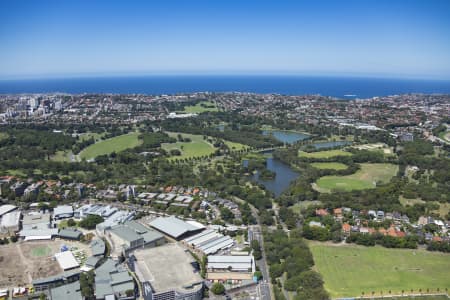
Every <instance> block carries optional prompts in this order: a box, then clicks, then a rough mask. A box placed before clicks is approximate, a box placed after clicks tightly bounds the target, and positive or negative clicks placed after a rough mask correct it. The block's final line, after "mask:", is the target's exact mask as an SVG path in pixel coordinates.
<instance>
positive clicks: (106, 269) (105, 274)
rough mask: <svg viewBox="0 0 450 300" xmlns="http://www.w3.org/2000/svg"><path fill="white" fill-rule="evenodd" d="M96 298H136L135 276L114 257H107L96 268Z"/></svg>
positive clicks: (98, 299)
mask: <svg viewBox="0 0 450 300" xmlns="http://www.w3.org/2000/svg"><path fill="white" fill-rule="evenodd" d="M95 298H96V299H97V300H103V299H105V300H108V299H118V300H125V299H134V298H135V286H134V281H133V277H131V276H130V274H128V271H127V269H126V268H125V267H124V266H122V265H120V264H118V263H117V262H115V261H113V260H112V259H107V260H106V261H105V262H104V263H103V264H102V265H101V266H100V267H98V268H97V269H95Z"/></svg>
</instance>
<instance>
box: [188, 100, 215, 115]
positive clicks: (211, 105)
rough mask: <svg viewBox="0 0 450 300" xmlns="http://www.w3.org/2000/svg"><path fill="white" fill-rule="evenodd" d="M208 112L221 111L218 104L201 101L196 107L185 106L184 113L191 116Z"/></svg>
mask: <svg viewBox="0 0 450 300" xmlns="http://www.w3.org/2000/svg"><path fill="white" fill-rule="evenodd" d="M205 106H206V107H205ZM207 111H219V109H218V108H217V106H216V104H215V103H214V102H212V101H201V102H199V103H197V104H196V105H191V106H185V107H184V111H183V112H185V113H190V114H199V113H202V112H207Z"/></svg>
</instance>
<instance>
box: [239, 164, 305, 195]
mask: <svg viewBox="0 0 450 300" xmlns="http://www.w3.org/2000/svg"><path fill="white" fill-rule="evenodd" d="M247 165H248V161H247V160H244V161H243V166H244V167H246V166H247ZM266 167H267V169H268V170H270V171H273V172H275V173H276V176H275V178H274V179H269V180H263V179H260V178H259V174H258V172H256V173H255V174H254V175H253V176H252V180H254V181H256V182H258V183H260V184H262V185H264V187H265V188H266V189H267V190H269V191H271V192H272V193H274V195H275V197H278V196H280V195H281V193H283V192H284V191H285V190H287V189H288V188H289V185H290V184H291V182H292V181H294V180H295V179H296V178H297V177H298V176H300V173H298V172H296V171H294V170H293V169H292V168H291V167H290V166H288V165H286V164H284V163H283V162H281V161H279V160H277V159H274V158H273V157H268V158H267V160H266Z"/></svg>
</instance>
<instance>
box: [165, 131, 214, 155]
mask: <svg viewBox="0 0 450 300" xmlns="http://www.w3.org/2000/svg"><path fill="white" fill-rule="evenodd" d="M168 134H169V136H171V137H174V138H177V136H178V134H179V133H177V132H168ZM181 136H182V137H183V138H190V139H191V141H190V142H176V143H164V144H162V145H161V146H162V148H163V149H164V150H166V151H167V152H169V151H170V150H173V149H177V150H180V152H181V155H179V156H172V157H170V158H169V160H174V159H185V158H192V157H200V156H204V155H210V154H211V153H214V151H215V148H214V146H213V145H211V144H210V143H208V141H206V140H204V139H203V136H202V135H195V134H187V133H182V134H181Z"/></svg>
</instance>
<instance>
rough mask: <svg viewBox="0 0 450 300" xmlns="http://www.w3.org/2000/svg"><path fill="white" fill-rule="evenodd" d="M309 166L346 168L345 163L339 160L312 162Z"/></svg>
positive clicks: (333, 168)
mask: <svg viewBox="0 0 450 300" xmlns="http://www.w3.org/2000/svg"><path fill="white" fill-rule="evenodd" d="M311 166H313V167H314V168H316V169H321V170H345V169H347V168H348V167H347V165H346V164H343V163H339V162H319V163H312V164H311Z"/></svg>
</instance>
